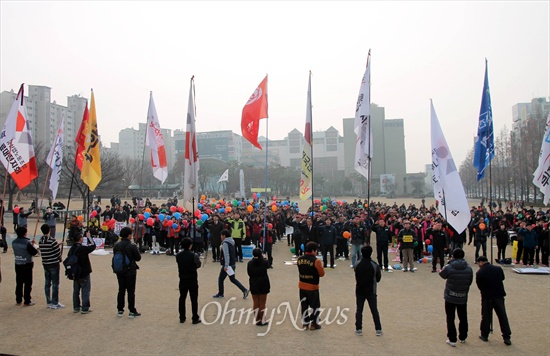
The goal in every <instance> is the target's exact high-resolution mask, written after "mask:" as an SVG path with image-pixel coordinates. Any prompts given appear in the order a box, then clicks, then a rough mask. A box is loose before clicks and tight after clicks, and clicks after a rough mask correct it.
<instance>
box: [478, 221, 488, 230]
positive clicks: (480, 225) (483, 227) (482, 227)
mask: <svg viewBox="0 0 550 356" xmlns="http://www.w3.org/2000/svg"><path fill="white" fill-rule="evenodd" d="M486 227H487V226H485V224H484V223H481V224H479V228H480V229H481V230H482V231H483V230H485V228H486Z"/></svg>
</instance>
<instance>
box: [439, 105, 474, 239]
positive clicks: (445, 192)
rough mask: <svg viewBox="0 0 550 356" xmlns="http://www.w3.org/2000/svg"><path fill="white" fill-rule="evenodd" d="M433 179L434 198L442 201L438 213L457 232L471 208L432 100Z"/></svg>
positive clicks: (462, 228) (465, 224) (463, 224)
mask: <svg viewBox="0 0 550 356" xmlns="http://www.w3.org/2000/svg"><path fill="white" fill-rule="evenodd" d="M430 109H431V127H432V174H433V175H432V182H433V186H434V198H435V199H436V200H438V201H439V212H440V213H441V215H443V217H444V218H445V219H446V220H447V221H448V222H449V224H451V226H452V227H454V228H455V230H456V231H458V233H461V232H462V231H464V230H465V229H466V227H467V226H468V223H469V222H470V208H469V207H468V201H467V200H466V194H465V193H464V186H462V181H461V180H460V176H459V175H458V171H457V169H456V165H455V162H454V160H453V156H452V155H451V151H450V150H449V146H448V145H447V141H446V140H445V136H444V135H443V131H442V130H441V126H440V125H439V119H438V118H437V114H436V113H435V109H434V106H433V103H432V101H431V100H430Z"/></svg>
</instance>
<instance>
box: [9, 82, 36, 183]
mask: <svg viewBox="0 0 550 356" xmlns="http://www.w3.org/2000/svg"><path fill="white" fill-rule="evenodd" d="M23 88H24V84H21V88H20V89H19V93H18V94H17V97H16V98H15V101H14V102H13V104H12V106H11V109H10V111H9V113H8V116H7V117H6V122H5V123H4V127H3V128H2V132H1V133H0V162H2V164H3V165H4V167H5V168H6V170H7V172H8V174H9V175H10V176H11V177H12V179H13V180H14V181H15V183H16V184H17V186H18V187H19V189H23V188H25V187H26V186H28V185H29V184H30V183H31V182H32V180H33V179H35V178H36V177H38V169H37V166H36V158H35V156H34V147H33V144H32V137H31V132H30V129H29V125H28V123H27V110H26V108H25V105H24V104H23V98H24V90H23Z"/></svg>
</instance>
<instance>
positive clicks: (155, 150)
mask: <svg viewBox="0 0 550 356" xmlns="http://www.w3.org/2000/svg"><path fill="white" fill-rule="evenodd" d="M145 146H147V147H149V149H150V150H151V166H152V167H153V176H154V177H155V178H157V179H158V180H160V183H161V184H162V183H164V181H165V180H166V178H168V165H167V163H166V150H165V149H164V138H163V137H162V132H161V131H160V124H159V119H158V116H157V109H156V107H155V102H154V101H153V92H151V94H150V96H149V110H148V111H147V133H146V134H145Z"/></svg>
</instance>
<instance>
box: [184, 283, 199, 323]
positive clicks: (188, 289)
mask: <svg viewBox="0 0 550 356" xmlns="http://www.w3.org/2000/svg"><path fill="white" fill-rule="evenodd" d="M187 293H189V297H190V298H191V313H192V316H191V317H192V320H193V321H198V320H199V302H198V299H199V283H198V281H196V280H195V281H185V280H180V299H179V313H180V321H185V319H186V317H185V314H186V313H185V300H186V299H187Z"/></svg>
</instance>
